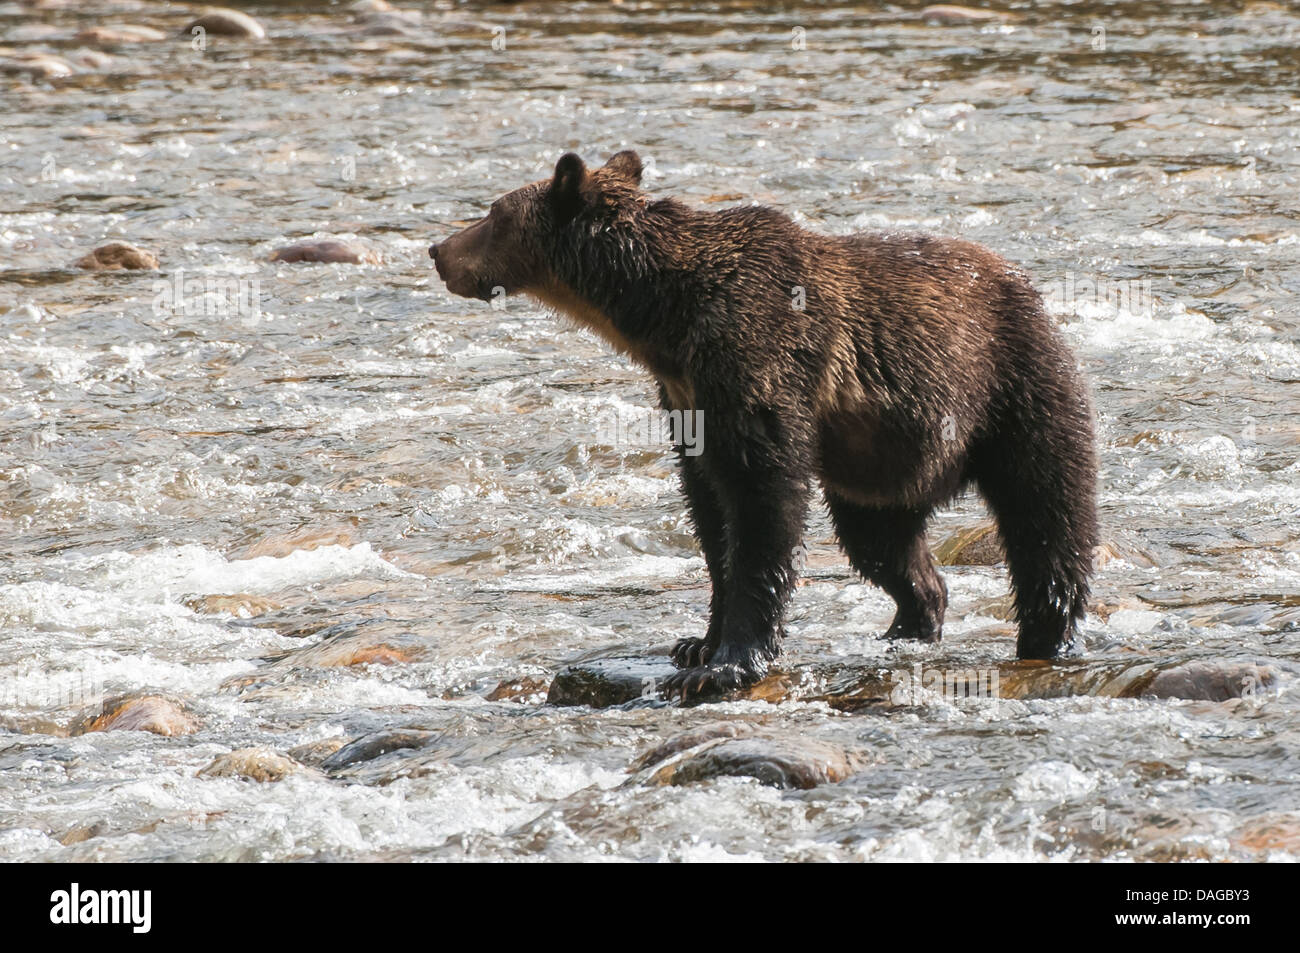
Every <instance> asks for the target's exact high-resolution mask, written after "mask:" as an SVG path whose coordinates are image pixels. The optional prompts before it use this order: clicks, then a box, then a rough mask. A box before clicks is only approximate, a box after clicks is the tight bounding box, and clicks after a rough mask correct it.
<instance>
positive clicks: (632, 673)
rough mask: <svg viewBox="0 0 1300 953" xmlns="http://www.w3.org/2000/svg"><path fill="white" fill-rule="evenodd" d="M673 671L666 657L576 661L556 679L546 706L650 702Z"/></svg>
mask: <svg viewBox="0 0 1300 953" xmlns="http://www.w3.org/2000/svg"><path fill="white" fill-rule="evenodd" d="M675 671H677V668H676V666H674V665H673V663H672V661H671V660H670V659H669V658H668V656H666V655H659V656H649V657H646V658H625V657H617V658H597V659H591V660H589V661H585V662H575V663H573V664H572V665H568V666H566V667H565V668H563V669H561V670H560V672H559V674H557V675H556V676H555V680H554V681H552V682H551V690H550V692H549V693H548V694H547V696H546V703H547V704H548V705H590V706H591V707H592V708H609V707H610V706H612V705H623V704H626V703H627V702H630V701H635V700H636V699H638V698H646V699H653V698H657V697H658V693H659V685H660V684H661V683H662V682H663V680H664V679H665V678H667V677H668V676H669V675H671V674H673V672H675Z"/></svg>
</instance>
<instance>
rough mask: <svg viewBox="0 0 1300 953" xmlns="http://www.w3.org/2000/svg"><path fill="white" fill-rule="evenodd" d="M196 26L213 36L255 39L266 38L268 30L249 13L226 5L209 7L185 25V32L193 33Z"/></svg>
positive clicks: (187, 33)
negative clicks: (228, 7)
mask: <svg viewBox="0 0 1300 953" xmlns="http://www.w3.org/2000/svg"><path fill="white" fill-rule="evenodd" d="M195 27H202V28H203V31H204V32H205V33H210V34H212V35H213V36H242V37H246V38H251V39H255V40H261V39H265V38H266V31H265V30H264V29H262V24H260V23H258V22H257V21H256V20H254V19H253V18H252V17H250V16H249V15H248V14H247V13H240V12H239V11H238V10H229V9H227V8H225V7H209V8H208V9H206V10H204V11H203V12H202V13H200V14H199V15H198V16H197V17H195V18H194V19H193V20H191V21H190V22H189V23H187V24H186V25H185V30H184V32H185V34H186V35H187V36H188V35H192V34H193V31H194V28H195Z"/></svg>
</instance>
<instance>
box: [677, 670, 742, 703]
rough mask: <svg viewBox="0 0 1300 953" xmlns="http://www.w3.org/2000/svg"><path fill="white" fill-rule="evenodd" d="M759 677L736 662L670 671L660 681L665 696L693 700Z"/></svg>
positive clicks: (721, 692) (737, 687) (720, 692)
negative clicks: (670, 672) (671, 672)
mask: <svg viewBox="0 0 1300 953" xmlns="http://www.w3.org/2000/svg"><path fill="white" fill-rule="evenodd" d="M756 681H758V676H757V675H755V674H753V673H750V672H746V671H745V669H744V668H742V667H741V666H739V665H737V664H735V663H728V664H725V665H697V666H695V667H693V668H684V669H682V670H681V671H679V672H674V673H673V674H672V675H669V676H668V677H667V678H666V679H664V680H663V682H662V683H660V686H659V692H660V694H661V695H663V697H664V698H680V699H681V700H682V701H692V700H699V699H702V698H707V697H714V696H718V695H725V694H726V693H727V692H734V691H736V690H737V689H740V688H745V687H747V686H749V685H752V684H754V683H755V682H756Z"/></svg>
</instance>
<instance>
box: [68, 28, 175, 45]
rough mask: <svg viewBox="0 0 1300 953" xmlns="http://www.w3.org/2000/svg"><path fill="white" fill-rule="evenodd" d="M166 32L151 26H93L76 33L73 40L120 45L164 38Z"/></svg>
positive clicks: (93, 43) (150, 41)
mask: <svg viewBox="0 0 1300 953" xmlns="http://www.w3.org/2000/svg"><path fill="white" fill-rule="evenodd" d="M166 38H167V34H165V33H163V32H162V31H161V30H155V29H154V28H153V27H148V26H136V25H135V24H125V25H123V26H93V27H90V28H89V29H87V30H82V31H81V32H80V33H78V34H77V35H76V36H75V37H73V39H74V40H76V41H77V42H78V43H90V44H92V45H93V46H122V45H125V44H127V43H152V42H156V41H158V40H165V39H166Z"/></svg>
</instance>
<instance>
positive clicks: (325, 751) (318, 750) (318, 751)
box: [289, 735, 348, 765]
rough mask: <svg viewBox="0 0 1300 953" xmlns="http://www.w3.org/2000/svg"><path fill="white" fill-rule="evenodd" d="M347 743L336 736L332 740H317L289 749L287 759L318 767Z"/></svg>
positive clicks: (344, 739)
mask: <svg viewBox="0 0 1300 953" xmlns="http://www.w3.org/2000/svg"><path fill="white" fill-rule="evenodd" d="M347 743H348V740H347V739H346V738H341V737H339V736H337V735H335V736H334V737H332V738H318V739H317V740H315V741H308V742H306V743H305V744H300V745H297V746H296V747H293V748H290V749H289V757H291V758H293V760H295V761H297V762H298V763H299V764H309V765H319V764H321V763H322V762H323V761H324V760H325V759H326V758H328V757H329V756H330V755H332V754H334V752H336V751H338V750H339V749H340V748H342V747H343V746H344V745H346V744H347Z"/></svg>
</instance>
